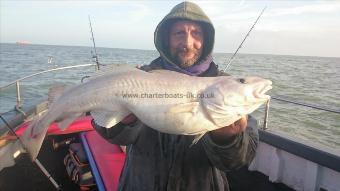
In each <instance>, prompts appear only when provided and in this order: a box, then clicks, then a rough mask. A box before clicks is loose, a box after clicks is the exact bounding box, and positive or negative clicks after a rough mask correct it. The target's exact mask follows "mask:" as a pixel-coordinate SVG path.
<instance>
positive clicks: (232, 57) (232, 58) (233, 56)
mask: <svg viewBox="0 0 340 191" xmlns="http://www.w3.org/2000/svg"><path fill="white" fill-rule="evenodd" d="M266 8H267V6H265V7H264V8H263V9H262V11H261V13H260V15H259V16H258V17H257V19H256V21H255V22H254V24H253V26H252V27H251V28H250V30H249V31H248V33H247V34H246V36H245V37H244V38H243V40H242V42H241V44H240V45H239V46H238V47H237V49H236V51H235V52H234V54H233V55H232V56H231V58H230V59H229V62H228V64H227V66H226V67H225V68H224V70H223V72H225V71H226V70H227V69H228V67H229V65H230V64H231V62H232V61H233V60H234V58H235V56H236V54H237V52H238V51H239V50H240V49H241V48H242V45H243V43H244V42H245V41H246V39H247V38H248V36H249V34H250V32H251V31H252V30H253V28H254V27H255V25H256V23H257V21H258V20H259V19H260V17H261V16H262V14H263V12H264V10H265V9H266Z"/></svg>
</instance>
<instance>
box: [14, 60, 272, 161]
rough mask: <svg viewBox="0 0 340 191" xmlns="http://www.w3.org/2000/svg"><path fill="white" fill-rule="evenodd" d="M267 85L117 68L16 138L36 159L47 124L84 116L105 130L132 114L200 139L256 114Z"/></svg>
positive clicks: (75, 91)
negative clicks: (253, 113) (83, 114)
mask: <svg viewBox="0 0 340 191" xmlns="http://www.w3.org/2000/svg"><path fill="white" fill-rule="evenodd" d="M271 84H272V82H271V81H269V80H266V79H262V78H259V77H246V78H242V79H236V78H233V77H231V76H219V77H194V76H188V75H185V74H181V73H177V72H173V71H167V70H154V71H151V72H145V71H142V70H139V69H137V68H133V67H128V66H116V67H114V68H113V71H110V72H105V73H100V74H98V75H96V76H94V77H91V78H90V79H89V80H88V81H87V82H85V83H82V84H80V85H77V86H75V87H72V88H69V89H67V90H66V91H65V92H63V94H62V95H60V96H59V97H58V98H57V99H55V101H53V103H52V104H51V105H50V107H49V110H48V111H47V113H46V114H45V115H44V116H42V117H41V118H40V119H39V120H36V121H34V122H32V124H31V126H30V127H29V128H28V129H27V130H26V132H25V133H24V134H23V135H22V137H21V138H20V139H21V141H22V142H23V144H24V146H25V149H26V150H28V152H29V153H30V155H31V157H32V159H35V158H36V157H37V155H38V152H39V150H40V147H41V145H42V142H43V139H44V137H45V134H46V132H47V129H48V126H49V125H50V124H51V123H53V122H58V123H59V127H60V128H61V129H64V128H66V127H67V126H68V125H69V124H70V123H71V122H72V121H73V120H74V119H76V118H77V117H79V116H80V115H81V114H82V113H84V112H88V111H91V115H92V116H93V118H94V120H95V122H96V123H97V124H98V125H100V126H103V127H106V128H111V127H112V126H114V125H115V124H117V123H118V122H120V121H121V120H122V119H123V118H124V117H126V116H128V115H129V114H131V113H133V114H134V115H136V116H137V118H138V119H139V120H141V121H142V122H143V123H144V124H146V125H148V126H149V127H151V128H153V129H155V130H157V131H160V132H163V133H170V134H181V135H196V136H197V138H199V137H201V136H202V135H203V134H205V133H207V132H208V131H212V130H215V129H219V128H221V127H225V126H228V125H230V124H232V123H234V122H235V121H237V120H238V119H240V118H241V117H242V116H244V115H247V114H249V113H251V112H253V111H254V110H256V109H257V108H258V107H259V106H260V105H261V104H263V103H264V102H266V101H267V100H268V99H270V96H268V95H266V94H265V93H266V92H267V91H268V90H270V89H271V88H272V87H271ZM197 140H198V139H196V141H197Z"/></svg>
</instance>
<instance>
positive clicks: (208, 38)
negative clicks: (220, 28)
mask: <svg viewBox="0 0 340 191" xmlns="http://www.w3.org/2000/svg"><path fill="white" fill-rule="evenodd" d="M177 20H190V21H195V22H197V23H199V24H200V25H201V27H202V29H203V35H204V36H203V38H204V47H203V51H202V56H201V58H200V60H201V61H202V60H205V59H206V58H207V57H208V56H209V55H210V54H211V53H212V51H213V47H214V41H215V29H214V26H213V24H212V23H211V21H210V19H209V18H208V16H207V15H206V14H205V13H204V12H203V11H202V9H201V8H200V7H199V6H197V5H196V4H194V3H191V2H183V3H180V4H178V5H176V6H175V7H174V8H173V9H172V10H171V11H170V13H169V14H167V15H166V16H165V17H164V19H163V20H162V21H161V22H160V23H159V24H158V26H157V27H156V30H155V33H154V43H155V47H156V49H157V51H158V52H159V54H160V57H162V58H163V59H165V60H166V61H167V62H169V63H171V64H176V63H174V61H173V60H172V59H171V56H170V48H169V30H170V26H171V25H172V24H173V23H174V22H176V21H177Z"/></svg>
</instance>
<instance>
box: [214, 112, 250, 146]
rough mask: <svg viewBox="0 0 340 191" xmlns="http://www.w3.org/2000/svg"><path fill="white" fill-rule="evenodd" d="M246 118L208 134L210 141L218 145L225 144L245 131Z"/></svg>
mask: <svg viewBox="0 0 340 191" xmlns="http://www.w3.org/2000/svg"><path fill="white" fill-rule="evenodd" d="M247 120H248V117H247V116H243V117H242V118H241V119H239V120H238V121H236V122H235V123H233V124H231V125H229V126H227V127H222V128H220V129H216V130H214V131H211V132H210V137H211V138H212V140H213V141H214V142H215V143H217V144H220V145H223V144H227V143H228V141H229V140H230V138H232V137H234V136H236V135H238V134H240V133H242V132H243V131H245V130H246V127H247Z"/></svg>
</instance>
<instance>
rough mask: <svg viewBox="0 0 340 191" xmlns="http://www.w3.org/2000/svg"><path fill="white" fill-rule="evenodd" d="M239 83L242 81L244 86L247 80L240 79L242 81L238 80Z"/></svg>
mask: <svg viewBox="0 0 340 191" xmlns="http://www.w3.org/2000/svg"><path fill="white" fill-rule="evenodd" d="M238 81H240V82H241V83H242V84H245V83H246V80H245V79H244V78H240V79H238Z"/></svg>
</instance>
